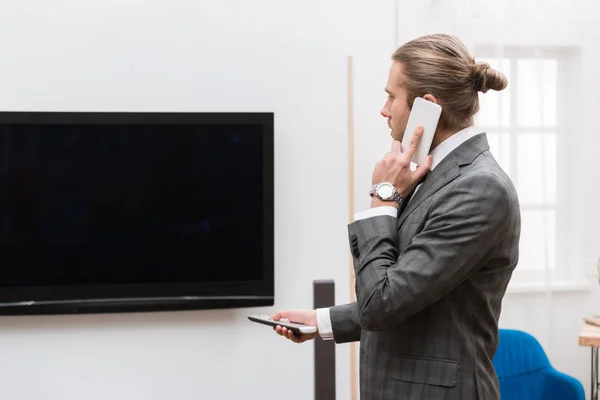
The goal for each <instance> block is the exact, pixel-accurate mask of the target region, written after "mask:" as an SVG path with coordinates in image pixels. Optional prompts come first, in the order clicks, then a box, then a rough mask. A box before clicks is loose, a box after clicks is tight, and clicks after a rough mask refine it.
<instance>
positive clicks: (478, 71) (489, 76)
mask: <svg viewBox="0 0 600 400" xmlns="http://www.w3.org/2000/svg"><path fill="white" fill-rule="evenodd" d="M473 78H474V81H475V88H476V89H477V90H478V91H480V92H483V93H485V92H487V91H488V90H490V89H492V90H496V91H500V90H503V89H505V88H506V86H508V79H506V76H505V75H504V74H503V73H502V72H499V71H496V70H495V69H493V68H492V67H490V64H488V63H486V62H478V63H475V65H473Z"/></svg>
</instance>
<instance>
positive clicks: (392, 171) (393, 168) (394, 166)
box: [373, 126, 433, 197]
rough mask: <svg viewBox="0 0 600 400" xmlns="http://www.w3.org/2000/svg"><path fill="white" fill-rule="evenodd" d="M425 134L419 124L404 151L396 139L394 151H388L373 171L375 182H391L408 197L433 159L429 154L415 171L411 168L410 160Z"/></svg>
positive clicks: (393, 144) (427, 170)
mask: <svg viewBox="0 0 600 400" xmlns="http://www.w3.org/2000/svg"><path fill="white" fill-rule="evenodd" d="M422 136H423V127H421V126H418V127H417V129H416V130H415V132H414V134H413V136H412V138H411V141H410V145H409V146H408V148H407V149H405V151H404V153H403V152H402V144H401V143H400V142H399V141H397V140H394V141H393V143H392V151H391V152H390V153H387V154H386V155H385V157H384V158H383V160H381V161H379V162H378V163H377V165H376V166H375V170H374V171H373V184H377V183H382V182H390V183H391V184H393V185H394V186H395V187H396V190H398V192H400V193H401V194H402V196H404V197H406V196H408V194H409V193H410V192H411V191H412V190H413V189H414V187H415V186H417V184H418V183H419V181H420V180H421V178H423V177H424V176H425V175H426V174H427V172H429V169H430V168H431V162H432V161H433V159H432V157H431V156H428V157H427V158H426V159H425V161H424V162H423V164H421V165H419V166H418V167H417V169H416V170H415V171H412V170H411V169H410V160H411V159H412V157H413V155H414V154H415V152H416V151H417V147H418V146H419V143H420V142H421V137H422Z"/></svg>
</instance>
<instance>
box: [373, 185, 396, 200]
mask: <svg viewBox="0 0 600 400" xmlns="http://www.w3.org/2000/svg"><path fill="white" fill-rule="evenodd" d="M393 193H394V188H393V187H392V186H391V185H381V186H379V188H378V189H377V194H378V195H379V196H381V198H382V199H389V198H390V197H392V194H393Z"/></svg>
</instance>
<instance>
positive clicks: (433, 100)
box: [423, 94, 439, 104]
mask: <svg viewBox="0 0 600 400" xmlns="http://www.w3.org/2000/svg"><path fill="white" fill-rule="evenodd" d="M423 98H424V99H425V100H427V101H430V102H432V103H435V104H439V103H438V100H437V99H436V98H435V96H434V95H432V94H426V95H425V96H423Z"/></svg>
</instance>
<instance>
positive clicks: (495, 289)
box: [273, 35, 520, 400]
mask: <svg viewBox="0 0 600 400" xmlns="http://www.w3.org/2000/svg"><path fill="white" fill-rule="evenodd" d="M392 58H393V63H392V67H391V69H390V73H389V79H388V83H387V87H386V91H387V92H388V94H389V98H388V100H387V102H386V103H385V106H384V108H383V110H382V112H381V114H382V115H383V116H384V117H385V118H387V120H388V124H389V126H390V128H391V130H392V132H391V135H392V137H393V139H394V141H393V145H392V151H391V152H390V153H388V154H387V155H386V156H385V157H384V158H383V160H381V161H380V162H379V163H378V164H377V166H376V167H375V170H374V171H373V184H374V185H376V186H375V189H377V188H378V187H379V185H380V184H382V183H385V182H388V183H391V184H392V185H393V186H394V187H395V188H396V190H397V192H398V193H400V194H401V195H402V196H401V197H402V200H401V201H400V202H399V203H396V202H395V201H390V200H389V199H388V198H384V196H380V197H382V198H383V199H382V198H378V195H377V193H375V195H373V200H372V208H371V209H369V210H366V211H363V212H361V213H358V214H357V215H356V218H355V222H353V223H351V224H350V225H349V227H348V231H349V241H350V248H351V252H352V255H353V260H354V268H355V277H356V297H357V301H356V302H354V303H351V304H347V305H341V306H335V307H331V308H328V309H320V310H316V311H315V310H298V311H281V312H278V313H276V314H275V315H273V319H275V320H279V319H281V318H288V319H289V320H291V321H294V322H301V323H307V324H311V325H315V326H317V327H318V334H320V335H321V336H322V337H323V338H332V339H334V340H335V341H336V342H337V343H344V342H350V341H360V396H361V399H368V400H379V399H381V400H383V399H446V400H454V399H456V400H459V399H460V400H470V399H484V400H494V399H500V393H499V383H498V379H497V377H496V374H495V371H494V368H493V365H492V359H493V357H494V353H495V351H496V347H497V344H498V318H499V316H500V310H501V303H502V299H503V296H504V293H505V291H506V287H507V285H508V282H509V280H510V277H511V275H512V271H513V269H514V267H515V265H516V264H517V259H518V243H519V236H520V211H519V203H518V198H517V193H516V191H515V188H514V186H513V184H512V182H511V181H510V179H509V178H508V176H507V175H506V174H505V173H504V172H503V170H502V169H501V167H500V166H499V165H498V164H497V162H496V161H495V160H494V158H493V156H492V155H491V153H490V151H489V146H488V143H487V139H486V135H485V133H479V132H478V131H476V130H475V129H474V128H473V127H472V125H473V116H474V114H475V113H476V112H477V111H478V110H479V102H478V92H479V91H482V92H486V91H487V90H488V89H493V90H502V89H504V88H505V87H506V86H507V81H506V78H505V76H504V75H502V74H501V73H499V72H497V71H495V70H493V69H491V68H490V66H489V65H488V64H485V63H476V62H475V60H474V59H473V57H472V56H471V55H470V54H469V52H468V51H467V50H466V48H465V47H464V45H463V44H462V43H461V42H460V41H459V40H458V39H457V38H455V37H452V36H448V35H429V36H424V37H420V38H417V39H415V40H413V41H410V42H408V43H406V44H404V45H403V46H402V47H400V48H399V49H398V50H397V51H396V52H395V53H394V55H393V57H392ZM417 96H419V97H423V98H425V99H426V100H429V101H432V102H434V103H437V104H440V105H441V106H442V116H441V118H440V122H439V125H438V128H437V130H436V134H435V137H434V141H433V144H432V147H431V149H432V150H431V153H430V156H429V157H428V158H427V161H425V162H424V163H423V164H422V165H420V166H419V167H418V168H417V169H416V170H414V171H413V170H411V168H410V159H411V157H412V154H413V152H414V150H415V148H416V146H417V144H418V142H419V140H420V135H421V134H422V132H420V129H418V130H417V132H415V135H414V136H413V137H415V138H416V139H415V140H413V142H412V143H411V146H410V148H408V149H401V145H400V143H401V141H402V138H403V136H404V134H405V132H404V127H405V126H406V122H407V120H408V116H409V113H410V105H412V103H413V101H414V99H415V98H416V97H417ZM401 151H402V152H401ZM423 179H424V180H423ZM365 191H366V192H367V190H365ZM276 331H277V333H279V334H280V335H284V336H286V337H287V338H289V339H291V340H293V341H295V342H303V341H305V340H307V339H312V338H314V337H315V336H316V334H315V335H310V336H308V335H307V336H302V337H295V336H294V335H293V333H292V332H291V331H288V330H287V329H285V328H281V327H280V326H278V327H277V328H276Z"/></svg>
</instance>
